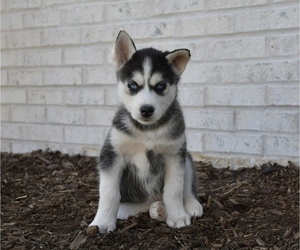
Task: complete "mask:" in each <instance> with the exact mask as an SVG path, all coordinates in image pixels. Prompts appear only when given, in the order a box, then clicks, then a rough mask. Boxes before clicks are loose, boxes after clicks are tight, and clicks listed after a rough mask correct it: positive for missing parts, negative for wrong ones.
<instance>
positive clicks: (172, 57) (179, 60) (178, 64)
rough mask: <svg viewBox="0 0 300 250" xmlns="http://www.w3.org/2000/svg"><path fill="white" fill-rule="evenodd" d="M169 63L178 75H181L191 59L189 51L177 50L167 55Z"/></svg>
mask: <svg viewBox="0 0 300 250" xmlns="http://www.w3.org/2000/svg"><path fill="white" fill-rule="evenodd" d="M166 58H167V60H168V62H169V63H170V64H171V65H172V67H173V70H174V71H175V73H176V74H178V75H181V74H182V73H183V71H184V70H185V67H186V65H187V63H188V62H189V60H190V58H191V54H190V51H189V50H188V49H177V50H174V51H172V52H170V53H169V54H167V55H166Z"/></svg>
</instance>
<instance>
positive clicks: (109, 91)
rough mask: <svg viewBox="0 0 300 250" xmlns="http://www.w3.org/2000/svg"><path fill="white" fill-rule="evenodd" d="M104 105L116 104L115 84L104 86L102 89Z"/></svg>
mask: <svg viewBox="0 0 300 250" xmlns="http://www.w3.org/2000/svg"><path fill="white" fill-rule="evenodd" d="M104 103H105V105H111V106H116V105H117V104H118V94H117V85H114V86H111V87H106V88H105V89H104Z"/></svg>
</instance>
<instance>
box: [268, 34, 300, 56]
mask: <svg viewBox="0 0 300 250" xmlns="http://www.w3.org/2000/svg"><path fill="white" fill-rule="evenodd" d="M269 41H270V55H272V56H287V55H296V54H297V53H298V50H299V35H293V36H280V37H270V38H269Z"/></svg>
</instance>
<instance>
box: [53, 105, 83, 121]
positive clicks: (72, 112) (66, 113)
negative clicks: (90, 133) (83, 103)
mask: <svg viewBox="0 0 300 250" xmlns="http://www.w3.org/2000/svg"><path fill="white" fill-rule="evenodd" d="M47 122H48V123H58V124H75V125H77V124H84V110H83V109H82V108H69V107H48V108H47Z"/></svg>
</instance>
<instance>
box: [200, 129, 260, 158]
mask: <svg viewBox="0 0 300 250" xmlns="http://www.w3.org/2000/svg"><path fill="white" fill-rule="evenodd" d="M203 140H204V150H205V151H208V152H220V153H242V154H259V155H260V154H262V137H261V136H255V135H241V134H239V135H237V134H216V133H211V134H205V135H204V137H203Z"/></svg>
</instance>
